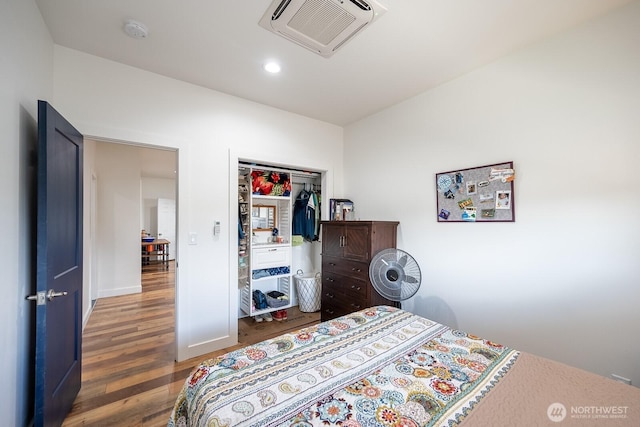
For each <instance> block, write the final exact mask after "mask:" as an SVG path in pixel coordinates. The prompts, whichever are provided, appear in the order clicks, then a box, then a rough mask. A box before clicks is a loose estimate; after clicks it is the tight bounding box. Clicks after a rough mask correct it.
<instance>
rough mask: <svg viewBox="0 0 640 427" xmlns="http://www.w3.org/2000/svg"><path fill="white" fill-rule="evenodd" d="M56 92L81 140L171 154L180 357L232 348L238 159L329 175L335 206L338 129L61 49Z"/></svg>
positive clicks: (339, 148)
mask: <svg viewBox="0 0 640 427" xmlns="http://www.w3.org/2000/svg"><path fill="white" fill-rule="evenodd" d="M97 81H99V82H100V84H96V82H97ZM54 88H55V90H54V101H55V102H54V103H55V105H56V106H57V108H58V110H59V111H60V112H61V113H62V114H64V115H65V117H66V118H67V119H68V120H69V121H71V122H72V123H73V124H74V125H75V126H76V127H77V128H78V130H80V131H81V132H83V133H84V134H85V135H88V136H95V137H99V138H101V139H102V138H105V139H111V140H120V141H128V142H133V143H143V144H153V145H155V146H161V147H171V148H175V149H177V151H178V176H179V178H178V196H177V211H178V212H177V214H178V229H179V233H180V238H179V244H178V253H177V263H178V268H177V277H176V278H177V284H176V287H177V295H176V299H177V311H178V312H177V332H176V335H177V341H178V358H179V359H186V358H190V357H195V356H198V355H200V354H202V353H205V352H209V351H212V350H214V349H216V348H220V347H226V346H228V345H231V344H233V343H235V342H236V340H237V295H236V292H237V291H236V289H237V287H236V286H230V284H232V283H237V268H233V269H232V268H230V265H237V264H236V263H237V260H235V256H236V254H237V225H236V218H237V160H236V159H238V158H243V159H251V160H255V159H259V160H262V161H265V162H268V163H272V164H278V165H296V166H300V167H306V168H309V169H315V170H330V173H329V174H328V175H329V176H330V180H329V181H330V182H331V188H327V191H328V197H332V195H333V192H334V191H341V190H342V188H341V183H342V175H341V171H342V159H341V157H340V156H337V158H336V156H335V153H340V152H342V137H343V133H342V132H343V131H342V128H340V127H337V126H333V125H329V124H326V123H322V122H319V121H316V120H311V119H308V118H304V117H301V116H298V115H294V114H290V113H286V112H283V111H280V110H276V109H273V108H270V107H265V106H262V105H259V104H255V103H252V102H248V101H245V100H242V99H239V98H235V97H232V96H228V95H224V94H222V93H218V92H214V91H210V90H206V89H203V88H200V87H197V86H193V85H189V84H185V83H183V82H179V81H175V80H172V79H168V78H165V77H161V76H158V75H155V74H151V73H148V72H144V71H141V70H138V69H135V68H132V67H127V66H123V65H121V64H117V63H114V62H111V61H107V60H104V59H100V58H97V57H94V56H90V55H86V54H83V53H80V52H77V51H73V50H70V49H67V48H63V47H60V46H55V49H54ZM234 162H235V164H234ZM232 164H233V166H230V165H232ZM230 182H233V185H230ZM334 183H335V188H334ZM230 200H231V201H232V203H233V205H231V204H230V202H229V201H230ZM215 220H220V221H221V225H222V232H221V235H220V236H217V237H214V236H213V232H212V230H213V224H214V221H215ZM138 225H139V224H138ZM136 229H137V226H136ZM137 232H139V230H137ZM190 232H194V233H196V234H197V235H198V244H197V245H188V244H187V242H188V238H187V237H188V233H190ZM135 236H136V238H137V234H136V235H135ZM233 247H235V248H236V249H235V250H233V251H232V250H231V249H232V248H233ZM231 255H232V256H233V257H234V258H233V259H232V258H231Z"/></svg>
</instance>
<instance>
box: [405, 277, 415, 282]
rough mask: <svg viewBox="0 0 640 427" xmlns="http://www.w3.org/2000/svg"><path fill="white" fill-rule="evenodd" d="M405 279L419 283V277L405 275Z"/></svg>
mask: <svg viewBox="0 0 640 427" xmlns="http://www.w3.org/2000/svg"><path fill="white" fill-rule="evenodd" d="M404 281H405V282H407V283H418V279H416V278H415V277H413V276H405V278H404Z"/></svg>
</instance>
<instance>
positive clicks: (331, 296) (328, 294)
mask: <svg viewBox="0 0 640 427" xmlns="http://www.w3.org/2000/svg"><path fill="white" fill-rule="evenodd" d="M325 296H326V297H327V298H334V295H333V294H330V293H326V294H325Z"/></svg>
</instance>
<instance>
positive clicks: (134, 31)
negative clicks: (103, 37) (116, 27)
mask: <svg viewBox="0 0 640 427" xmlns="http://www.w3.org/2000/svg"><path fill="white" fill-rule="evenodd" d="M122 29H123V30H124V32H125V33H127V35H129V36H131V37H133V38H134V39H144V38H146V37H147V35H149V31H148V30H147V27H146V25H144V24H143V23H141V22H138V21H134V20H133V19H130V20H128V21H127V22H125V23H124V27H122Z"/></svg>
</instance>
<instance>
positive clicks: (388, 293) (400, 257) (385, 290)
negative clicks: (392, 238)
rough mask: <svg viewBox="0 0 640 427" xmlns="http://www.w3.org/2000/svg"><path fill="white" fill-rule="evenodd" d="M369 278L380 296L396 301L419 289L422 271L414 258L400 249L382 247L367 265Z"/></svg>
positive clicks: (410, 295)
mask: <svg viewBox="0 0 640 427" xmlns="http://www.w3.org/2000/svg"><path fill="white" fill-rule="evenodd" d="M369 278H370V279H371V283H372V285H373V287H374V289H375V290H376V292H378V293H379V294H380V295H381V296H383V297H384V298H386V299H388V300H391V301H394V302H398V301H404V300H406V299H408V298H411V297H412V296H413V295H415V294H416V293H417V292H418V289H420V284H421V281H422V273H421V271H420V266H419V265H418V263H417V262H416V260H415V259H414V258H413V257H412V256H411V255H409V254H408V253H407V252H405V251H403V250H401V249H395V248H390V249H383V250H382V251H380V252H378V253H377V254H376V255H375V256H374V257H373V259H372V260H371V264H370V265H369Z"/></svg>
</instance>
